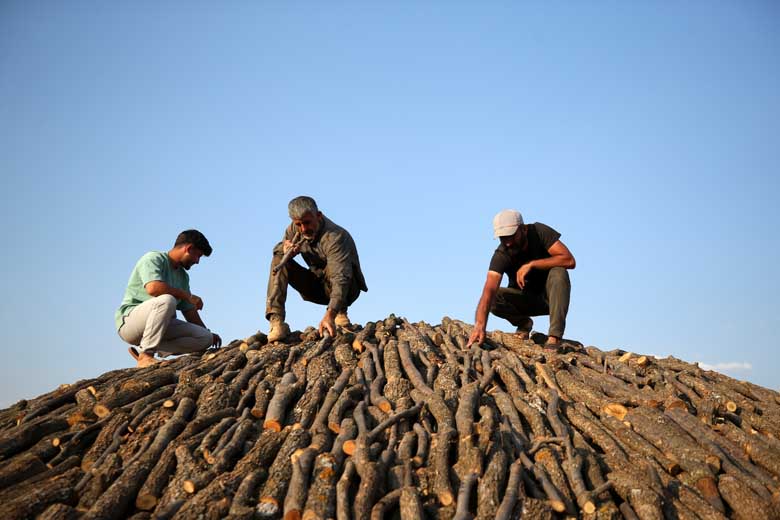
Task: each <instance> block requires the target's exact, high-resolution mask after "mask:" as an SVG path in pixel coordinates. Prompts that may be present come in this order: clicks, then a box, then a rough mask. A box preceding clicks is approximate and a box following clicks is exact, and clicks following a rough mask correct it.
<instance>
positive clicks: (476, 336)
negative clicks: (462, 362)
mask: <svg viewBox="0 0 780 520" xmlns="http://www.w3.org/2000/svg"><path fill="white" fill-rule="evenodd" d="M483 341H485V326H484V325H474V330H472V331H471V336H470V337H469V342H468V343H466V346H467V347H470V346H471V345H473V344H476V345H479V344H481V343H482V342H483Z"/></svg>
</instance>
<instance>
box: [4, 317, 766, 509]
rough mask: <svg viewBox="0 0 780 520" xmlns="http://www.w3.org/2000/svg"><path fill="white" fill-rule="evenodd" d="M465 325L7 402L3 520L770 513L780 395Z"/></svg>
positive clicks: (200, 359) (120, 373) (208, 363)
mask: <svg viewBox="0 0 780 520" xmlns="http://www.w3.org/2000/svg"><path fill="white" fill-rule="evenodd" d="M469 333H470V327H469V326H468V325H466V324H464V323H462V322H458V321H455V320H451V319H448V318H444V319H443V320H442V324H441V325H438V326H431V325H428V324H426V323H416V324H410V323H408V322H407V321H405V320H401V319H398V318H396V317H395V316H392V315H391V316H390V317H389V318H387V319H385V320H383V321H378V322H376V323H368V324H366V325H365V327H357V330H355V331H352V332H346V331H344V332H340V333H339V334H338V335H337V337H336V338H333V339H331V338H325V339H319V338H318V337H317V336H316V334H314V332H313V331H312V330H307V331H304V332H303V333H295V334H293V336H292V337H291V338H289V339H288V340H287V342H286V343H270V344H269V343H267V341H266V338H265V336H264V335H263V334H262V333H258V334H255V335H253V336H251V337H249V338H247V339H246V340H244V341H234V342H233V343H231V344H230V345H229V346H228V347H226V348H224V349H222V350H220V351H217V352H213V353H208V354H205V355H202V356H184V357H181V358H178V359H175V360H173V361H170V362H166V363H160V364H158V365H156V366H153V367H149V368H144V369H126V370H116V371H113V372H109V373H106V374H104V375H102V376H101V377H98V378H96V379H91V380H86V381H80V382H78V383H76V384H73V385H68V386H64V387H61V388H59V389H57V390H55V391H54V392H51V393H49V394H46V395H43V396H41V397H39V398H37V399H33V400H30V401H22V402H19V403H17V404H16V405H14V406H12V407H11V408H8V409H6V410H3V411H0V519H15V518H43V519H75V518H82V519H98V518H100V519H103V518H105V519H108V518H128V517H129V518H133V519H147V518H187V519H189V518H230V519H250V518H253V519H258V518H285V519H300V518H303V519H306V520H310V519H325V518H337V519H347V518H358V519H369V518H370V519H380V518H401V519H419V518H441V519H445V518H446V519H450V518H456V519H459V520H461V519H467V518H469V519H470V518H479V519H487V518H500V519H509V518H567V517H575V518H588V519H590V518H594V519H595V518H598V519H602V518H603V519H612V518H627V519H636V518H639V519H643V520H644V519H660V518H677V519H695V518H705V519H718V518H746V519H747V518H750V519H769V518H778V517H779V515H778V511H780V509H779V508H778V503H779V502H780V492H779V491H778V490H779V489H780V480H778V479H779V478H780V440H778V439H780V395H779V394H778V393H777V392H774V391H771V390H767V389H765V388H761V387H758V386H756V385H752V384H750V383H745V382H740V381H736V380H733V379H730V378H728V377H726V376H723V375H721V374H718V373H715V372H709V371H704V370H701V369H700V368H699V367H697V366H696V365H691V364H688V363H685V362H682V361H679V360H677V359H674V358H666V359H656V358H652V357H647V356H640V355H635V354H632V353H627V352H624V351H621V350H619V351H611V352H603V351H601V350H599V349H598V348H596V347H582V346H581V345H579V344H569V345H568V346H567V347H566V348H564V349H563V351H559V352H549V351H546V350H543V349H542V348H541V347H539V346H538V345H536V344H535V343H534V342H533V341H522V340H519V339H517V338H516V337H514V336H513V335H512V334H505V333H500V332H495V333H493V334H491V335H490V338H489V340H487V341H486V342H485V343H484V344H482V345H480V346H478V347H472V348H469V349H467V348H466V340H467V338H468V335H469ZM536 339H537V340H539V338H536Z"/></svg>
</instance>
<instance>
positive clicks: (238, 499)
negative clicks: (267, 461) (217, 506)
mask: <svg viewBox="0 0 780 520" xmlns="http://www.w3.org/2000/svg"><path fill="white" fill-rule="evenodd" d="M265 476H266V471H265V469H257V470H255V471H250V472H249V473H247V474H246V476H245V477H244V479H243V480H242V481H241V485H239V486H238V490H237V491H236V494H235V496H234V497H233V502H232V503H231V504H230V514H229V515H228V518H231V519H232V520H238V519H239V518H243V519H246V520H250V519H251V518H252V516H253V515H254V511H255V508H254V507H253V506H252V497H253V496H254V495H255V492H256V490H257V486H258V484H259V483H260V481H261V480H262V479H263V478H264V477H265Z"/></svg>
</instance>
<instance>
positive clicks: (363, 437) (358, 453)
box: [353, 402, 384, 518]
mask: <svg viewBox="0 0 780 520" xmlns="http://www.w3.org/2000/svg"><path fill="white" fill-rule="evenodd" d="M365 411H366V406H365V403H364V402H360V403H358V405H357V406H356V407H355V412H354V417H355V423H356V424H357V427H358V436H357V440H356V443H355V453H354V455H353V458H354V459H355V469H356V470H357V473H358V475H359V476H360V487H359V488H358V492H357V495H355V501H354V504H353V515H354V516H355V517H356V518H367V517H369V515H370V514H371V508H372V505H373V504H374V502H375V501H376V500H377V499H378V493H379V490H380V489H381V486H382V482H383V478H384V468H383V466H382V464H381V463H380V462H375V461H374V460H372V458H371V454H370V451H369V438H368V434H369V431H368V427H367V426H366V417H365Z"/></svg>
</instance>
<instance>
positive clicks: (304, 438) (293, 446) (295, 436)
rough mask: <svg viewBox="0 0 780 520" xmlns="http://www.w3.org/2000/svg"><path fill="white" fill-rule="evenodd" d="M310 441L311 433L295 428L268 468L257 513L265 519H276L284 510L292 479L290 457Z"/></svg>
mask: <svg viewBox="0 0 780 520" xmlns="http://www.w3.org/2000/svg"><path fill="white" fill-rule="evenodd" d="M309 440H310V437H309V432H307V431H306V430H303V429H300V428H297V429H296V428H293V429H292V431H290V433H289V434H288V435H287V438H286V439H285V440H284V443H283V444H282V446H281V447H280V448H279V452H278V453H277V455H276V458H275V459H274V462H273V464H271V467H270V468H268V478H267V480H266V481H265V484H264V485H263V489H262V490H261V491H260V498H259V500H258V504H257V513H258V514H259V515H260V516H261V517H263V518H272V517H276V516H277V515H278V514H279V513H280V512H281V510H282V501H283V500H284V497H285V495H286V494H287V486H288V484H289V482H290V478H291V477H292V461H291V460H290V457H291V456H292V454H293V453H295V451H296V450H299V449H301V448H303V447H304V446H306V444H308V442H309Z"/></svg>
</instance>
